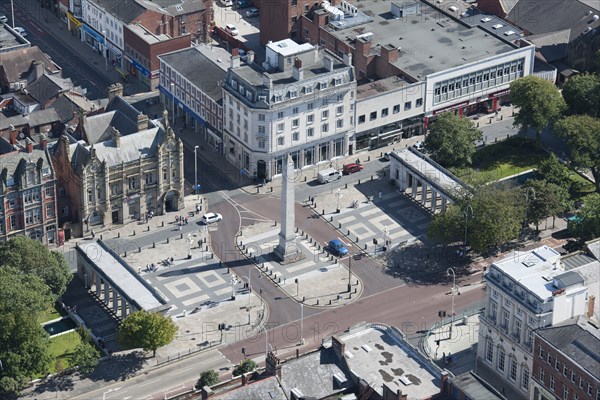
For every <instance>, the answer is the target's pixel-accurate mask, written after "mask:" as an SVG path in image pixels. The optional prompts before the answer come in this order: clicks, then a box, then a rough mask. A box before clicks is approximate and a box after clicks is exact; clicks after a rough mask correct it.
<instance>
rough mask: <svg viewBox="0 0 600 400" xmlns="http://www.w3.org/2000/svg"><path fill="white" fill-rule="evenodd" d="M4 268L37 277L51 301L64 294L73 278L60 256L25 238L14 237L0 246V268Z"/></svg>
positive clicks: (37, 242) (35, 241)
mask: <svg viewBox="0 0 600 400" xmlns="http://www.w3.org/2000/svg"><path fill="white" fill-rule="evenodd" d="M5 266H9V267H13V268H15V269H17V270H19V271H21V272H23V273H27V274H31V275H36V276H38V277H39V278H40V279H41V280H42V281H44V282H45V283H46V285H48V287H49V288H50V291H51V292H52V294H53V297H54V299H53V300H56V299H58V298H59V297H60V296H61V295H62V294H63V293H64V292H65V290H66V289H67V284H68V283H69V282H70V280H71V278H72V277H73V275H72V274H71V272H70V271H69V267H68V265H67V262H66V261H65V259H64V257H63V256H62V254H60V253H57V252H54V251H50V250H48V248H47V247H46V246H44V245H43V244H42V243H40V242H39V241H37V240H33V239H29V238H28V237H26V236H16V237H14V238H12V239H10V240H8V241H6V242H4V243H2V244H0V268H1V267H5Z"/></svg>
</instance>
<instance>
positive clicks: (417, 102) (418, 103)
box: [415, 99, 423, 107]
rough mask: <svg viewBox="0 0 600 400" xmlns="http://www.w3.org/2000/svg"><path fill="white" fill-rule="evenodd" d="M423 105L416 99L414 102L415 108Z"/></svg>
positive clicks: (420, 100)
mask: <svg viewBox="0 0 600 400" xmlns="http://www.w3.org/2000/svg"><path fill="white" fill-rule="evenodd" d="M422 105H423V99H417V100H416V101H415V107H421V106H422Z"/></svg>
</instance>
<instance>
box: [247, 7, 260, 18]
mask: <svg viewBox="0 0 600 400" xmlns="http://www.w3.org/2000/svg"><path fill="white" fill-rule="evenodd" d="M259 15H260V11H258V8H256V7H254V6H252V7H250V8H249V9H248V11H246V17H248V18H254V17H258V16H259Z"/></svg>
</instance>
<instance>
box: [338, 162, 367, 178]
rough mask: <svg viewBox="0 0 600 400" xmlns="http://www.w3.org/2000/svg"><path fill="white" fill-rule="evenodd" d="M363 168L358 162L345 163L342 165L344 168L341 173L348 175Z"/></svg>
mask: <svg viewBox="0 0 600 400" xmlns="http://www.w3.org/2000/svg"><path fill="white" fill-rule="evenodd" d="M363 168H364V167H363V165H362V164H359V163H352V164H346V165H344V168H342V173H343V174H344V175H350V174H353V173H355V172H359V171H362V170H363Z"/></svg>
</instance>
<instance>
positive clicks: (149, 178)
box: [145, 172, 154, 185]
mask: <svg viewBox="0 0 600 400" xmlns="http://www.w3.org/2000/svg"><path fill="white" fill-rule="evenodd" d="M145 178H146V185H151V184H153V183H154V173H153V172H148V173H146V176H145Z"/></svg>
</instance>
